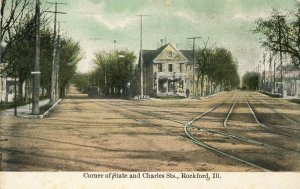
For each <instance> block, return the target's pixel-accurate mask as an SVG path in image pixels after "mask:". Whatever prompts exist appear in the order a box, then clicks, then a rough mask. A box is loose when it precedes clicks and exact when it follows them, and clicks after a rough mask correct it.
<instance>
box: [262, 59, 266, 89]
mask: <svg viewBox="0 0 300 189" xmlns="http://www.w3.org/2000/svg"><path fill="white" fill-rule="evenodd" d="M263 64H264V86H263V87H264V89H263V90H264V92H265V91H266V53H264V55H263Z"/></svg>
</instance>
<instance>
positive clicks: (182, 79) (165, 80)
mask: <svg viewBox="0 0 300 189" xmlns="http://www.w3.org/2000/svg"><path fill="white" fill-rule="evenodd" d="M143 60H144V61H143V62H144V67H143V76H144V94H145V95H150V96H167V95H176V96H186V90H187V89H189V90H190V82H189V66H190V65H189V62H190V61H189V60H188V58H187V57H185V56H184V55H183V53H182V52H181V51H179V50H177V49H176V48H175V47H174V46H173V45H172V44H166V45H164V46H162V47H160V48H158V49H157V50H143Z"/></svg>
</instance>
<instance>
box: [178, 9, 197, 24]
mask: <svg viewBox="0 0 300 189" xmlns="http://www.w3.org/2000/svg"><path fill="white" fill-rule="evenodd" d="M174 15H175V16H178V17H181V18H184V19H186V20H188V21H190V22H193V23H197V20H196V19H195V18H194V17H192V16H191V15H189V14H188V13H187V12H184V11H178V12H176V13H175V14H174Z"/></svg>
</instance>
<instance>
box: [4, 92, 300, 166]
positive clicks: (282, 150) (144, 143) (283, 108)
mask: <svg viewBox="0 0 300 189" xmlns="http://www.w3.org/2000/svg"><path fill="white" fill-rule="evenodd" d="M243 96H246V97H247V98H248V100H249V103H252V106H253V108H254V113H255V114H256V115H257V117H258V119H259V120H260V121H261V122H263V123H264V124H265V125H268V127H271V129H269V130H268V129H266V128H262V127H261V126H259V125H258V124H257V123H256V122H255V119H254V118H253V117H251V116H252V113H251V111H250V110H249V109H248V106H247V104H246V101H245V100H243ZM237 98H238V99H237ZM235 99H236V101H237V102H236V105H235V106H236V107H234V109H233V111H232V115H230V116H229V118H228V122H227V126H228V128H224V127H223V125H224V120H225V119H226V117H227V116H228V113H229V110H230V108H231V107H232V104H233V103H234V102H235ZM258 100H259V101H258ZM260 103H266V104H267V105H269V106H272V107H273V108H274V109H275V110H276V111H277V112H278V115H279V114H282V115H284V116H288V117H289V118H291V119H292V120H294V121H295V123H294V124H291V123H289V121H285V120H284V119H283V118H282V119H280V121H277V123H278V124H277V126H274V127H272V126H273V125H276V124H274V121H272V120H274V117H277V116H278V115H277V114H276V113H274V112H273V111H271V109H268V108H266V107H264V106H263V105H262V104H260ZM214 106H218V107H216V108H215V109H214V110H213V111H210V112H209V113H207V114H206V115H204V116H202V117H199V118H198V119H197V120H195V118H196V117H198V116H199V115H201V114H203V113H204V112H207V111H208V110H210V109H211V108H212V107H214ZM289 110H292V111H289ZM299 117H300V107H299V105H296V104H291V103H288V102H286V101H281V100H277V99H270V98H269V97H266V96H264V95H261V94H258V93H241V92H239V91H234V92H225V93H222V94H220V95H217V96H215V97H212V98H208V99H204V100H196V99H181V100H157V99H150V100H141V101H134V100H116V99H109V100H108V99H88V98H87V97H86V96H84V95H78V94H73V95H71V96H70V98H68V99H64V100H62V102H61V103H60V105H59V106H58V107H57V109H56V110H55V111H54V112H53V113H52V114H51V116H50V117H48V118H45V119H40V120H29V119H22V118H15V117H10V116H2V117H1V118H0V119H1V120H0V122H1V128H0V131H1V135H0V152H1V153H2V170H3V171H264V169H263V168H266V169H268V170H271V171H297V170H298V171H299V170H300V158H299V153H300V152H299V151H300V148H299V145H300V142H299V140H300V139H299V135H298V134H299V128H300V127H299V122H300V120H299ZM192 120H194V122H193V125H188V126H193V127H195V128H192V127H189V128H187V131H188V132H189V133H190V134H192V135H193V136H194V137H196V138H197V140H198V139H199V141H201V142H203V143H205V144H207V145H209V146H210V147H212V148H215V149H219V150H221V151H222V152H224V154H220V153H217V152H216V151H213V150H210V149H207V148H204V147H203V146H199V144H195V141H192V140H191V139H190V138H188V137H187V135H186V133H185V130H184V128H185V127H186V126H187V123H189V122H191V121H192ZM196 127H199V128H196ZM285 127H291V128H292V129H290V128H285ZM201 129H206V130H205V131H203V130H201ZM200 131H201V132H200ZM216 131H218V132H220V133H216ZM222 133H223V134H222ZM224 133H227V135H224ZM234 133H238V134H240V135H242V137H240V138H239V137H238V135H236V134H234ZM282 133H285V134H286V135H288V136H285V135H281V134H282ZM243 137H244V138H243ZM245 137H246V138H249V140H248V141H247V140H246V139H245ZM286 138H288V140H286ZM253 141H254V142H253ZM251 142H252V143H251ZM257 142H260V143H259V144H255V143H257ZM268 145H269V146H268ZM273 147H274V148H273ZM226 154H227V155H232V156H234V157H237V158H241V159H242V160H245V162H246V163H245V162H242V161H240V160H238V159H234V158H231V157H229V156H226ZM280 154H281V156H280ZM266 157H267V158H266ZM288 157H289V158H288ZM247 162H250V163H253V164H254V166H253V165H251V164H248V163H247ZM274 162H275V163H276V164H275V165H273V166H270V165H271V164H274ZM255 165H258V166H255Z"/></svg>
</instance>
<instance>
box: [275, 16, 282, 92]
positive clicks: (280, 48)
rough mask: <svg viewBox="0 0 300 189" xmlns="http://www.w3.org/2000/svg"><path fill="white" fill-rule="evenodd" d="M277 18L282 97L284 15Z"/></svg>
mask: <svg viewBox="0 0 300 189" xmlns="http://www.w3.org/2000/svg"><path fill="white" fill-rule="evenodd" d="M274 17H275V18H276V20H277V27H278V40H279V59H280V82H281V88H280V89H281V91H280V93H281V97H283V74H282V69H283V65H282V28H281V22H280V21H281V20H280V19H283V18H284V16H282V15H276V16H274Z"/></svg>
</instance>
